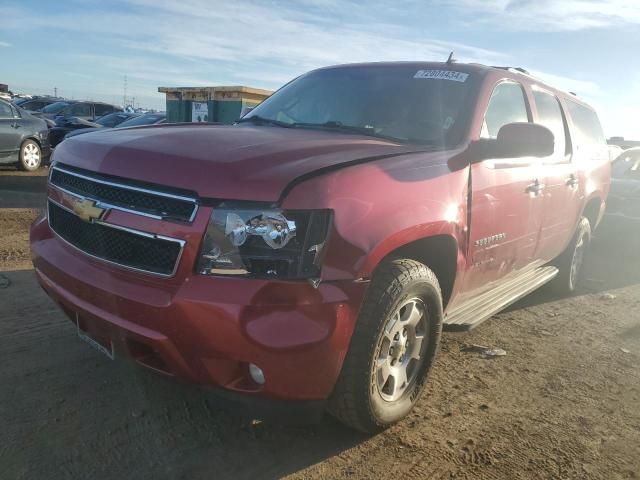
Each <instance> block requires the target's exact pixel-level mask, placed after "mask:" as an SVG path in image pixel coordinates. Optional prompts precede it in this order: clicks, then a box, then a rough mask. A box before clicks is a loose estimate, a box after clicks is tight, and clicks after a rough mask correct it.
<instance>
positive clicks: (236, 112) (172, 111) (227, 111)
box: [158, 86, 272, 124]
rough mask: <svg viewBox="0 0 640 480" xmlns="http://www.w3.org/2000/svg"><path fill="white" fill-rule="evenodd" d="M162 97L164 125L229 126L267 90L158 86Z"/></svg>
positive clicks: (262, 96)
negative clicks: (190, 123) (211, 124)
mask: <svg viewBox="0 0 640 480" xmlns="http://www.w3.org/2000/svg"><path fill="white" fill-rule="evenodd" d="M158 92H160V93H164V94H165V95H166V101H167V121H168V122H220V123H227V124H229V123H233V122H234V121H236V120H237V119H238V118H240V114H241V113H242V111H243V110H244V109H245V108H247V107H255V106H256V105H258V104H259V103H260V102H262V101H263V100H264V99H265V98H267V97H268V96H269V95H271V93H272V92H271V91H269V90H262V89H260V88H252V87H243V86H237V87H227V86H221V87H158Z"/></svg>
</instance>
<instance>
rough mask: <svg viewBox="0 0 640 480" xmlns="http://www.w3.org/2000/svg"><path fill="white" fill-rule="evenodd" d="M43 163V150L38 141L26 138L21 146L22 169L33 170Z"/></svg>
mask: <svg viewBox="0 0 640 480" xmlns="http://www.w3.org/2000/svg"><path fill="white" fill-rule="evenodd" d="M41 165H42V150H41V149H40V145H38V142H36V141H34V140H25V141H24V142H22V145H21V146H20V161H19V162H18V167H19V168H20V170H25V171H27V172H33V171H35V170H37V169H38V168H40V166H41Z"/></svg>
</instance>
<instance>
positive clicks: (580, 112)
mask: <svg viewBox="0 0 640 480" xmlns="http://www.w3.org/2000/svg"><path fill="white" fill-rule="evenodd" d="M567 105H568V108H569V115H571V119H572V120H573V125H574V126H575V129H576V143H577V144H579V145H593V144H602V145H606V143H607V141H606V139H605V137H604V133H603V132H602V126H601V125H600V120H598V115H596V112H594V111H593V110H591V109H590V108H588V107H585V106H584V105H580V104H579V103H576V102H574V101H572V100H568V101H567Z"/></svg>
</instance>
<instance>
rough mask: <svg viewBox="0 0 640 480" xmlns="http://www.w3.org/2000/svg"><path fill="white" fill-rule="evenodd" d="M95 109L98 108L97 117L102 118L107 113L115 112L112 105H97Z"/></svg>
mask: <svg viewBox="0 0 640 480" xmlns="http://www.w3.org/2000/svg"><path fill="white" fill-rule="evenodd" d="M95 108H96V117H101V116H103V115H106V114H107V113H112V112H113V106H112V105H101V104H96V106H95Z"/></svg>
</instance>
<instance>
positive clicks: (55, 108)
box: [42, 102, 69, 113]
mask: <svg viewBox="0 0 640 480" xmlns="http://www.w3.org/2000/svg"><path fill="white" fill-rule="evenodd" d="M67 105H69V104H68V103H67V102H56V103H52V104H51V105H47V106H46V107H44V108H43V109H42V112H43V113H58V112H59V111H60V110H62V109H63V108H64V107H66V106H67Z"/></svg>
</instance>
